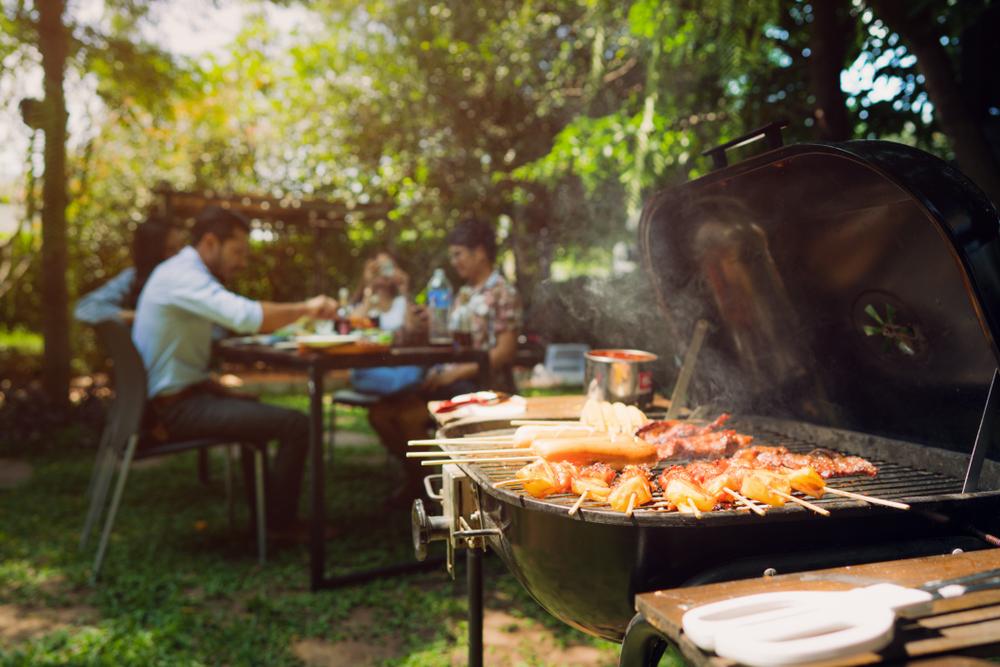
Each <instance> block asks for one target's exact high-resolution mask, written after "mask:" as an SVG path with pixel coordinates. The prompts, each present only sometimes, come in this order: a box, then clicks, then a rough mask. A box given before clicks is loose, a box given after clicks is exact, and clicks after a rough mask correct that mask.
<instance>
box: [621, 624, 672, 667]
mask: <svg viewBox="0 0 1000 667" xmlns="http://www.w3.org/2000/svg"><path fill="white" fill-rule="evenodd" d="M666 649H667V640H666V639H665V638H664V637H663V635H662V634H660V631H659V630H657V629H656V628H654V627H653V626H652V625H650V624H649V622H648V621H647V620H646V617H645V616H643V615H642V614H636V615H635V616H633V617H632V620H631V621H630V622H629V624H628V628H626V630H625V639H624V640H622V652H621V655H620V656H619V658H618V667H655V666H656V665H658V664H659V663H660V658H662V657H663V653H664V651H666Z"/></svg>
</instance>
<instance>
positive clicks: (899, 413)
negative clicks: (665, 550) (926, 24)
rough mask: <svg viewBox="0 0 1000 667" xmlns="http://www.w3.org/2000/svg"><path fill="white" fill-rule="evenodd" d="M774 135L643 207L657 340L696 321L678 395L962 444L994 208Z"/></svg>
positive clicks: (982, 329)
mask: <svg viewBox="0 0 1000 667" xmlns="http://www.w3.org/2000/svg"><path fill="white" fill-rule="evenodd" d="M778 131H779V128H778V127H777V126H769V127H768V128H762V130H760V131H758V132H756V133H752V134H750V135H747V136H746V137H742V138H741V139H739V140H736V141H734V142H731V144H727V145H726V146H722V147H719V148H717V149H713V151H710V152H709V154H712V157H713V158H714V160H715V164H716V167H717V170H716V171H713V172H711V173H710V174H708V175H707V176H704V177H702V178H699V179H697V180H694V181H691V182H689V183H686V184H683V185H681V186H679V187H675V188H672V189H668V190H665V191H662V192H660V193H658V194H656V195H655V196H654V197H652V198H651V199H650V200H649V201H648V202H647V203H646V206H645V208H644V210H643V214H642V219H641V222H640V230H639V243H640V249H641V253H642V256H643V262H644V265H645V268H646V270H647V272H648V273H649V275H650V277H651V279H652V282H653V285H654V288H655V290H656V293H657V296H658V299H659V304H660V307H661V310H662V311H663V313H664V315H665V316H666V319H667V326H668V335H670V336H671V337H673V339H674V340H677V341H679V342H680V345H683V344H684V343H685V342H686V341H687V340H688V338H689V337H690V336H691V333H692V332H693V330H694V327H695V324H696V322H697V321H698V320H699V319H705V320H708V322H709V323H710V324H711V329H710V333H709V336H708V338H707V340H706V343H705V346H704V348H703V349H702V351H701V354H700V356H699V361H698V368H697V371H696V373H695V377H696V380H695V383H694V386H693V388H692V393H693V394H694V399H695V400H696V401H698V402H702V403H710V404H714V405H718V406H722V407H725V408H726V409H729V410H734V411H741V412H748V413H753V414H759V415H762V416H771V417H784V418H792V419H799V420H804V421H808V422H812V423H816V424H821V425H826V426H831V427H835V428H843V429H849V430H854V431H862V432H868V433H877V434H882V435H887V436H890V437H896V438H902V439H907V440H911V441H915V442H922V443H926V444H931V445H935V446H940V447H945V448H948V449H953V450H957V451H963V452H968V451H969V450H970V449H971V448H972V444H973V442H974V440H975V437H976V431H977V427H978V426H979V422H980V417H981V415H982V410H983V406H984V404H985V402H986V396H987V393H988V390H989V386H990V380H991V378H992V376H993V373H994V369H995V368H996V367H997V366H998V359H1000V351H998V340H1000V335H998V334H1000V239H998V232H1000V217H998V214H997V211H996V209H995V208H994V207H993V206H992V205H991V203H990V202H989V200H988V199H987V198H986V197H985V195H983V193H982V192H981V191H980V190H978V189H977V188H976V187H975V186H974V185H973V184H972V183H971V182H970V181H969V180H968V179H967V178H966V177H965V176H963V175H962V174H961V173H959V172H958V171H957V170H955V169H954V168H952V167H950V166H949V165H948V164H946V163H945V162H943V161H941V160H939V159H937V158H935V157H933V156H931V155H928V154H927V153H924V152H922V151H919V150H916V149H914V148H910V147H907V146H903V145H900V144H895V143H889V142H883V141H857V142H846V143H841V144H798V145H792V146H786V147H781V146H780V143H781V142H780V135H779V134H778ZM761 135H766V136H767V137H768V138H769V139H770V142H771V145H772V150H769V151H767V152H765V153H762V154H760V155H757V156H755V157H753V158H750V159H748V160H745V161H744V162H741V163H739V164H736V165H733V166H728V167H727V166H726V165H725V149H726V148H728V147H729V146H730V145H737V144H738V143H741V142H742V143H746V142H747V141H750V140H752V139H753V138H755V137H757V136H761Z"/></svg>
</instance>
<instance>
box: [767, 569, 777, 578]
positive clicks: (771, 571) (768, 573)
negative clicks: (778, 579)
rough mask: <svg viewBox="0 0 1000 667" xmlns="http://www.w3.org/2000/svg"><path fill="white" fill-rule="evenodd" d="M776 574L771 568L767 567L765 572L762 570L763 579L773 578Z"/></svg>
mask: <svg viewBox="0 0 1000 667" xmlns="http://www.w3.org/2000/svg"><path fill="white" fill-rule="evenodd" d="M776 574H778V571H777V570H775V569H774V568H773V567H769V568H767V569H766V570H764V576H765V577H773V576H774V575H776Z"/></svg>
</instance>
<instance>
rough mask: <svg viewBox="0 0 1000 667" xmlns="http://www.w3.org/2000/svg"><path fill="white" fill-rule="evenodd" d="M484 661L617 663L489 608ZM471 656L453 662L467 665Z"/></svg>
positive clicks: (575, 665)
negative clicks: (563, 642) (565, 643)
mask: <svg viewBox="0 0 1000 667" xmlns="http://www.w3.org/2000/svg"><path fill="white" fill-rule="evenodd" d="M483 648H484V654H485V655H484V662H485V664H487V665H490V667H507V666H508V665H510V666H513V665H523V664H535V663H537V662H541V663H544V664H547V665H565V666H566V667H604V666H606V665H608V666H610V665H615V664H617V656H609V655H608V652H607V651H601V650H599V649H597V648H594V647H593V646H588V645H585V644H579V645H569V646H562V645H560V643H559V642H557V641H556V639H555V638H554V637H553V636H552V633H551V632H549V631H548V630H547V629H546V628H544V627H542V626H539V625H537V624H534V623H532V622H531V621H528V620H526V619H523V618H517V617H515V616H511V615H510V614H508V613H506V612H504V611H497V610H490V609H487V610H486V611H485V614H484V616H483ZM467 658H468V655H467V654H465V653H463V652H458V653H456V655H455V656H454V658H453V659H452V664H453V665H456V667H457V666H458V665H464V664H466V661H467Z"/></svg>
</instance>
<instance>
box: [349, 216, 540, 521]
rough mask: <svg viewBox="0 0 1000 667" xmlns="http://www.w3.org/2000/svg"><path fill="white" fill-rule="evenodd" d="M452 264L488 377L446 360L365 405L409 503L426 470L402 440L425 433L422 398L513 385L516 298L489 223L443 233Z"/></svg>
mask: <svg viewBox="0 0 1000 667" xmlns="http://www.w3.org/2000/svg"><path fill="white" fill-rule="evenodd" d="M448 256H449V259H450V261H451V265H452V268H453V269H455V272H456V273H457V274H458V276H459V277H460V278H461V279H462V281H463V282H464V286H463V288H462V289H461V290H460V291H459V293H458V296H457V298H456V301H455V310H456V312H457V311H459V310H461V311H464V314H465V316H466V317H467V318H468V320H469V322H468V326H469V329H470V331H469V333H470V336H471V342H472V345H473V347H475V348H478V349H480V350H486V351H488V353H489V361H490V380H489V385H488V386H486V387H477V382H476V380H477V375H478V373H479V368H478V366H477V365H476V364H467V363H465V364H447V365H443V366H440V367H435V368H433V369H431V370H430V371H428V373H427V375H426V376H425V378H424V381H423V383H422V385H421V387H420V391H408V392H402V393H399V394H397V395H395V396H390V397H387V398H385V399H383V400H381V401H379V402H378V403H376V404H375V405H373V406H372V407H371V408H370V409H369V410H368V421H369V422H370V423H371V425H372V427H373V428H374V429H375V431H376V432H377V433H378V434H379V437H380V438H381V440H382V443H383V444H384V445H385V446H386V448H387V449H388V450H389V451H390V452H391V453H392V454H394V455H395V456H396V457H397V458H399V459H400V461H401V463H402V464H403V466H404V470H405V473H406V480H405V482H404V483H403V484H402V485H401V486H400V488H399V492H398V493H397V495H396V496H395V498H394V499H393V500H394V502H395V503H402V504H408V503H409V502H411V501H412V499H413V498H416V497H418V496H420V495H421V494H422V493H423V478H424V476H425V475H426V474H427V469H426V468H423V467H422V466H421V465H420V462H419V461H418V460H416V459H407V458H405V457H406V451H407V448H408V447H407V441H409V440H412V439H416V438H423V437H427V431H428V420H429V417H430V416H429V414H428V412H427V401H428V400H431V399H439V398H450V397H451V396H454V395H455V394H460V393H465V392H467V391H471V390H474V389H499V390H502V391H512V390H513V379H512V377H511V372H510V370H511V366H512V365H513V362H514V356H515V354H516V353H517V336H518V332H519V331H520V328H521V319H522V309H521V299H520V297H519V296H518V294H517V291H516V290H515V289H514V286H513V285H511V284H510V283H509V282H507V280H506V279H505V278H504V277H503V274H502V273H501V272H500V271H499V269H497V268H496V266H495V265H496V258H497V243H496V235H495V232H494V230H493V226H492V225H490V224H488V223H487V222H485V221H482V220H476V219H468V220H463V221H462V222H460V223H459V224H458V225H457V226H456V227H455V228H454V229H453V230H452V231H451V233H450V234H449V235H448Z"/></svg>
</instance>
